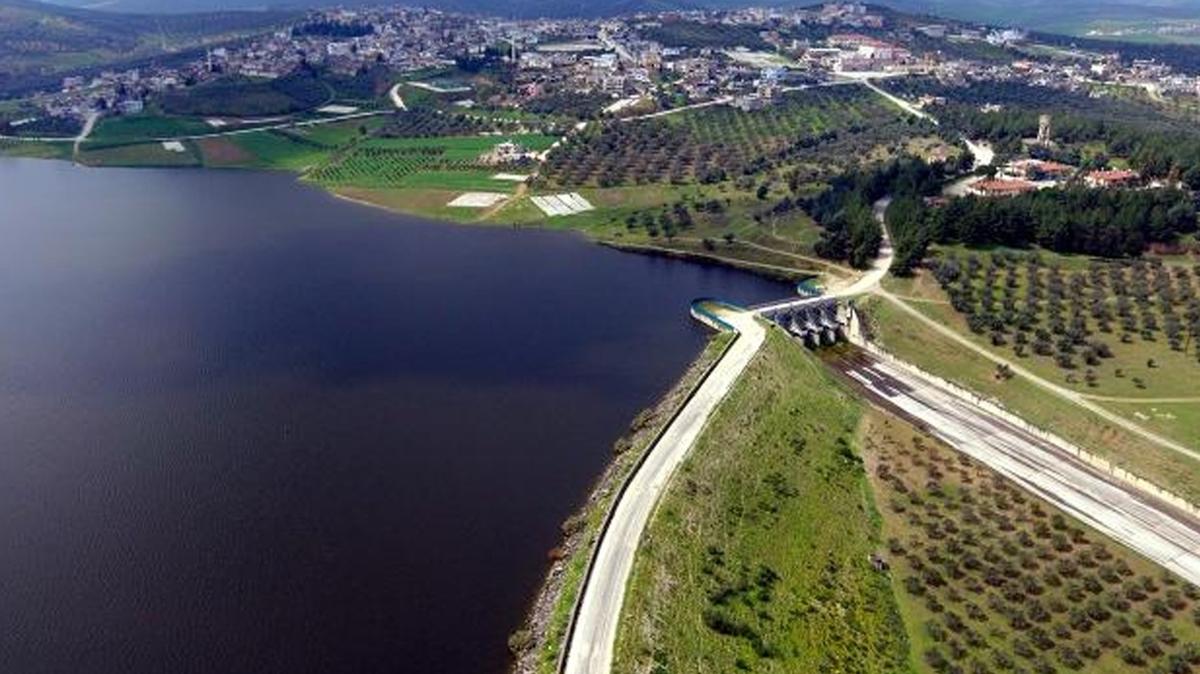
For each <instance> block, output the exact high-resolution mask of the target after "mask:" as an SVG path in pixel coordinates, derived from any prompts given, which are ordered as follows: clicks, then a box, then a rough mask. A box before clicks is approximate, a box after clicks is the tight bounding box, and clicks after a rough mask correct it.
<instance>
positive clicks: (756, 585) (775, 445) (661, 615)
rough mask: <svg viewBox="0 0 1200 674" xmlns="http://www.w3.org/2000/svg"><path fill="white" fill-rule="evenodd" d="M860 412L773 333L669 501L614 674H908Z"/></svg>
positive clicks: (639, 580) (646, 550) (641, 567)
mask: <svg viewBox="0 0 1200 674" xmlns="http://www.w3.org/2000/svg"><path fill="white" fill-rule="evenodd" d="M862 414H863V406H862V405H861V403H859V402H858V401H857V400H855V399H854V398H853V397H852V395H851V394H850V393H849V392H848V391H847V390H846V389H845V388H843V387H842V386H841V385H839V384H838V383H836V382H835V381H834V380H833V379H832V378H831V376H830V375H829V374H828V373H827V372H826V371H825V370H824V368H823V366H822V365H821V364H820V363H819V362H818V361H817V360H815V359H814V358H812V357H811V356H810V355H809V354H807V353H806V352H805V351H804V349H803V348H802V347H800V346H799V345H797V344H796V343H795V342H793V341H792V340H790V339H788V338H787V337H786V336H785V335H783V334H782V333H780V332H778V331H772V332H771V334H770V335H769V337H768V340H767V343H766V345H765V346H764V349H763V351H762V353H760V355H759V356H758V357H757V358H756V359H755V361H754V362H753V363H752V364H751V365H750V368H749V369H748V370H747V372H746V374H745V375H744V376H743V377H742V379H741V380H740V381H739V382H738V384H737V385H736V387H735V388H734V391H733V392H732V393H731V394H730V397H729V398H728V399H727V400H726V401H725V402H724V403H722V405H721V407H720V409H719V410H718V411H717V413H716V415H715V416H714V417H713V419H712V420H711V421H710V423H709V426H708V428H707V429H706V430H705V432H704V434H703V435H702V436H701V438H700V440H699V442H698V444H697V446H696V447H695V449H694V450H693V452H692V454H691V456H690V457H689V458H688V459H687V460H686V462H685V463H684V465H683V467H682V468H681V469H680V472H679V473H678V474H677V475H676V476H675V477H674V479H673V481H672V484H671V485H670V486H669V487H668V490H667V493H666V494H665V495H664V497H663V500H662V502H661V503H660V505H659V507H658V509H657V511H656V513H655V515H654V516H653V518H652V520H651V523H650V525H649V528H648V529H647V531H646V533H645V535H644V537H643V539H642V543H641V548H640V550H639V554H638V558H637V560H636V561H635V564H634V571H633V576H632V578H631V580H630V584H629V587H628V589H627V597H626V604H625V609H624V611H623V616H622V624H621V631H620V633H619V635H618V640H617V662H616V663H615V667H614V671H623V672H624V671H670V672H677V673H682V672H733V671H739V670H747V671H775V672H785V671H803V672H817V671H831V672H832V671H854V672H893V671H905V670H907V658H908V645H907V641H906V638H905V636H904V630H903V626H902V623H901V620H900V615H899V612H898V610H897V607H896V604H895V600H894V598H893V596H892V591H891V586H890V583H889V580H888V578H887V576H886V575H884V574H881V573H878V572H876V571H874V570H873V569H872V568H871V565H870V563H869V561H868V555H869V554H870V553H871V552H873V551H876V550H879V549H880V546H881V545H882V543H881V539H880V538H879V516H878V514H877V513H876V510H875V506H874V504H873V500H872V497H871V493H870V490H869V488H868V486H867V481H866V477H865V474H864V471H863V464H862V460H861V459H860V457H859V455H858V454H857V453H856V451H855V449H854V443H855V433H856V429H857V427H858V425H859V422H860V419H861V417H862Z"/></svg>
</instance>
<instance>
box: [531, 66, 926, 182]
mask: <svg viewBox="0 0 1200 674" xmlns="http://www.w3.org/2000/svg"><path fill="white" fill-rule="evenodd" d="M891 126H895V127H896V130H897V131H898V130H899V127H902V126H903V122H902V121H901V120H900V118H899V117H898V116H897V115H896V113H895V112H894V111H893V110H892V109H890V108H888V107H886V106H885V105H884V104H883V103H882V102H880V101H879V100H877V99H876V98H874V97H873V94H871V93H870V92H867V91H864V90H860V89H858V88H854V87H845V88H836V89H824V90H816V91H806V92H795V93H791V94H787V95H786V98H785V99H784V100H783V101H782V102H781V103H779V104H778V105H774V106H770V107H768V108H766V109H764V110H758V111H752V112H744V111H742V110H739V109H734V108H729V107H715V108H708V109H705V110H698V111H693V112H688V113H686V114H682V115H678V116H675V117H670V118H664V119H655V120H645V121H639V122H631V123H620V122H612V123H607V124H604V125H602V126H601V127H600V128H599V129H596V130H590V131H588V132H586V133H584V134H581V135H579V136H578V137H575V138H573V139H572V140H571V142H569V143H568V144H567V145H566V146H565V147H564V148H563V150H562V151H561V152H557V153H555V154H554V155H553V156H552V157H551V158H550V161H549V162H548V165H547V167H546V174H547V180H548V182H549V183H551V184H554V185H561V186H579V185H597V186H600V187H611V186H615V185H628V184H646V183H664V182H670V183H689V182H700V183H716V182H721V181H724V180H731V179H734V178H737V177H738V176H754V175H770V174H771V173H772V172H773V171H774V170H775V169H779V168H783V167H787V166H794V165H797V164H804V163H822V162H818V161H817V157H818V156H820V157H821V158H822V159H829V158H831V157H839V158H840V159H841V160H842V162H843V163H844V162H845V161H846V160H851V161H853V160H855V159H856V157H855V155H854V154H853V153H851V154H846V153H844V152H839V151H834V152H826V150H828V149H829V148H830V147H831V146H838V145H839V142H840V145H842V146H845V145H846V143H847V142H852V141H853V139H856V138H857V143H858V144H860V145H862V146H864V147H865V148H866V149H870V148H871V147H873V146H874V145H876V144H877V143H879V142H884V138H885V137H889V138H890V136H891V135H897V134H889V135H886V136H885V135H875V134H879V133H880V132H881V131H883V130H886V129H887V128H888V127H891ZM859 136H861V138H858V137H859ZM825 168H826V170H832V168H833V166H825Z"/></svg>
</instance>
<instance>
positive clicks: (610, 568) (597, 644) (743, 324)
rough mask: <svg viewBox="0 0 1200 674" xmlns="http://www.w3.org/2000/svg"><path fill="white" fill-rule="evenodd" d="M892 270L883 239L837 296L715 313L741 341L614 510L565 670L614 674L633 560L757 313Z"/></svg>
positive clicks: (869, 283)
mask: <svg viewBox="0 0 1200 674" xmlns="http://www.w3.org/2000/svg"><path fill="white" fill-rule="evenodd" d="M887 203H888V202H887V200H881V201H880V202H879V203H877V204H876V205H875V209H876V213H877V214H879V215H880V216H882V213H883V211H884V210H886V208H887ZM891 266H892V246H891V242H890V241H888V240H887V238H886V236H885V238H884V243H883V245H882V246H881V248H880V256H879V258H878V259H877V260H876V261H875V264H874V265H872V267H871V269H870V270H869V271H867V272H866V273H865V274H863V275H862V276H861V277H860V278H859V279H858V280H856V281H854V282H852V283H850V284H848V285H846V286H844V287H842V288H838V289H831V290H832V292H830V293H829V294H828V295H824V296H821V297H817V298H809V299H792V300H787V301H785V302H782V303H775V304H772V305H769V306H768V307H760V308H759V310H758V311H737V310H734V309H731V308H720V309H717V310H716V312H715V313H716V314H717V316H718V318H720V319H721V320H723V321H725V322H726V323H728V324H729V325H730V326H731V327H732V328H733V329H734V330H735V331H736V332H737V333H738V337H737V339H736V340H735V341H734V343H733V345H732V346H730V348H729V350H728V351H727V352H726V353H725V356H724V357H723V358H722V359H721V360H720V362H719V363H717V365H716V366H715V367H714V368H713V370H712V371H711V372H710V373H709V375H708V376H707V377H706V378H705V379H704V381H703V382H702V383H701V384H700V386H699V387H698V388H697V389H696V391H695V393H694V394H693V395H692V397H691V398H690V399H689V400H688V402H687V403H686V404H685V405H684V407H683V409H682V410H681V411H680V412H679V414H678V415H677V416H676V417H675V419H674V420H673V421H672V422H671V424H670V425H669V426H668V427H667V429H666V430H665V431H664V432H663V434H662V435H661V436H660V437H659V439H658V441H657V442H656V443H655V444H654V446H653V447H651V448H650V449H649V451H648V452H647V455H646V458H645V460H644V462H643V463H642V465H641V466H640V467H639V468H638V469H637V472H635V473H634V474H633V476H632V477H631V478H630V480H629V482H628V484H627V485H626V487H625V490H624V492H623V493H622V494H621V496H620V497H619V500H618V501H617V503H616V504H615V505H614V506H613V510H612V513H611V515H610V517H609V520H608V523H607V525H606V526H605V527H604V529H603V530H602V531H601V533H600V541H599V543H597V550H596V553H595V556H594V557H593V558H592V562H591V565H590V566H589V567H588V571H587V575H586V576H585V578H584V585H583V588H582V589H581V600H580V602H579V603H578V604H577V606H576V613H575V615H574V618H573V621H572V623H571V624H570V626H569V627H568V631H567V643H566V645H565V647H564V648H565V650H566V660H565V664H564V666H563V671H565V672H567V674H602V673H603V674H608V672H610V671H611V670H612V660H613V648H614V646H615V645H616V641H617V625H618V622H619V621H620V617H621V607H622V605H623V604H624V600H625V586H626V584H627V583H628V581H629V574H630V572H631V571H632V570H633V557H634V554H635V553H636V552H637V547H638V542H639V541H640V540H641V538H642V532H643V531H645V529H646V525H647V523H648V522H649V521H650V516H651V515H652V514H653V512H654V507H655V505H656V504H657V503H658V501H659V498H660V497H661V496H662V494H663V492H664V491H665V490H666V488H667V485H668V483H669V482H670V480H671V476H672V475H673V474H674V473H675V470H676V468H678V467H679V465H680V464H681V463H683V460H684V459H685V458H687V455H688V452H689V451H691V448H692V447H693V446H694V445H695V444H696V439H697V438H699V437H700V433H701V432H702V431H703V430H704V426H705V425H706V424H707V423H708V420H709V418H710V417H711V416H712V414H713V412H715V411H716V409H717V407H718V406H719V405H720V403H721V401H722V400H724V399H725V396H726V395H728V394H729V391H730V390H732V389H733V385H734V384H735V383H736V382H737V380H738V379H739V378H740V377H741V376H742V373H743V372H744V371H745V370H746V367H747V366H748V365H749V364H750V361H751V360H753V359H754V356H755V355H757V354H758V351H759V349H760V348H761V347H762V345H763V342H764V341H765V340H766V334H767V333H766V331H767V326H766V324H765V323H764V322H763V321H762V320H760V318H759V314H760V313H761V312H762V311H765V310H767V309H770V308H779V307H780V306H798V305H803V304H804V303H805V302H814V301H826V300H828V299H829V298H830V297H849V296H852V295H858V294H861V293H864V292H867V291H869V290H871V289H873V288H876V287H878V285H879V282H880V281H882V280H883V277H884V275H886V274H887V271H888V269H889V268H890V267H891Z"/></svg>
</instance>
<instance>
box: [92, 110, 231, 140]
mask: <svg viewBox="0 0 1200 674" xmlns="http://www.w3.org/2000/svg"><path fill="white" fill-rule="evenodd" d="M212 131H213V128H212V127H211V126H209V125H208V124H206V123H204V121H203V120H200V119H190V118H186V117H168V116H165V115H153V114H146V115H131V116H126V115H122V116H118V117H105V118H104V119H102V120H101V121H100V123H99V124H97V125H96V129H95V130H94V131H93V132H92V136H91V138H90V141H89V142H90V143H101V144H110V143H121V142H135V141H147V140H154V139H157V138H173V137H176V136H188V135H199V134H204V133H211V132H212Z"/></svg>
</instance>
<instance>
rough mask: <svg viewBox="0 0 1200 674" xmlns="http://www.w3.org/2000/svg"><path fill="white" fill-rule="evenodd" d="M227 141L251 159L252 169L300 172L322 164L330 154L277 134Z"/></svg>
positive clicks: (236, 137)
mask: <svg viewBox="0 0 1200 674" xmlns="http://www.w3.org/2000/svg"><path fill="white" fill-rule="evenodd" d="M228 140H229V141H230V142H232V143H234V144H235V145H237V146H238V147H239V148H241V149H242V150H243V151H245V152H246V153H248V154H249V155H250V156H252V157H253V160H252V162H251V166H253V167H255V168H268V169H282V170H288V171H303V170H305V169H307V168H310V167H314V166H317V165H319V164H320V163H322V162H323V161H325V159H326V158H327V157H328V156H329V152H330V151H329V150H328V149H325V148H322V147H320V146H319V145H317V144H316V143H305V142H301V141H300V140H298V139H297V138H296V137H293V136H289V135H287V134H285V133H282V132H278V131H262V132H256V133H245V134H239V135H236V136H229V137H228Z"/></svg>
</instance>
